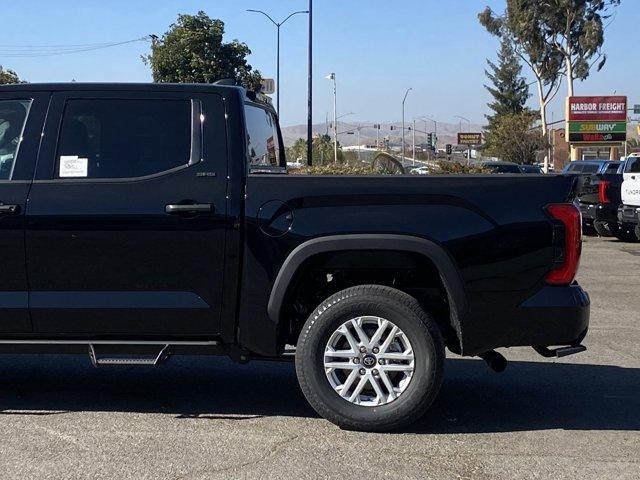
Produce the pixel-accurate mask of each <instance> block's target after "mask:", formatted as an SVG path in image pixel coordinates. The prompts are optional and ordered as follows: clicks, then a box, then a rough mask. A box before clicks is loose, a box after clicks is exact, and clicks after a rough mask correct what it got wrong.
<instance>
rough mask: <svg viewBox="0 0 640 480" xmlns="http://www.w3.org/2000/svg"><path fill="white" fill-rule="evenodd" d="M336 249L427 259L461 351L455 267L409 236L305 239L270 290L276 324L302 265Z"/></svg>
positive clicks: (459, 284)
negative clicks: (443, 294) (391, 252)
mask: <svg viewBox="0 0 640 480" xmlns="http://www.w3.org/2000/svg"><path fill="white" fill-rule="evenodd" d="M340 250H395V251H407V252H413V253H417V254H420V255H423V256H425V257H427V258H428V259H429V260H431V261H432V262H433V263H434V265H435V266H436V268H437V269H438V271H439V273H440V278H441V279H442V283H443V284H444V286H445V288H446V291H447V296H448V301H449V305H450V311H451V319H450V320H451V324H452V326H453V328H454V329H455V331H456V333H457V335H458V339H459V340H460V344H461V345H460V347H461V348H462V320H463V319H464V317H465V314H466V312H467V296H466V292H465V288H464V282H463V280H462V278H461V276H460V273H459V271H458V268H457V267H456V265H455V263H454V261H453V259H452V258H451V257H450V255H449V254H448V253H447V252H446V250H445V249H444V248H443V247H442V246H440V245H438V244H437V243H435V242H433V241H431V240H427V239H424V238H421V237H415V236H411V235H391V234H389V235H388V234H362V235H360V234H356V235H332V236H326V237H318V238H314V239H312V240H309V241H307V242H305V243H303V244H301V245H299V246H298V247H296V248H295V249H294V250H293V251H292V252H291V253H290V254H289V256H288V257H287V258H286V259H285V261H284V263H283V264H282V267H281V268H280V271H279V272H278V276H277V277H276V280H275V282H274V284H273V287H272V289H271V295H270V297H269V303H268V305H267V313H268V315H269V318H270V319H271V320H272V321H273V322H275V323H276V324H277V323H279V322H280V315H281V312H282V306H283V303H284V300H285V297H286V294H287V290H288V288H289V285H290V283H291V281H292V280H293V278H294V276H295V274H296V272H297V271H298V269H299V268H300V267H301V266H302V264H303V263H304V262H305V261H306V260H308V259H309V258H311V257H313V256H314V255H317V254H320V253H326V252H334V251H340Z"/></svg>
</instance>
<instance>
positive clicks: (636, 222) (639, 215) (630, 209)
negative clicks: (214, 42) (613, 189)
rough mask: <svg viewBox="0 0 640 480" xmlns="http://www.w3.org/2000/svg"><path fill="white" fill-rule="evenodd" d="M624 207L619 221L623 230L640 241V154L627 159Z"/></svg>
mask: <svg viewBox="0 0 640 480" xmlns="http://www.w3.org/2000/svg"><path fill="white" fill-rule="evenodd" d="M621 194H622V205H621V206H620V209H619V210H618V221H619V224H620V227H621V229H622V230H624V231H626V232H627V233H628V234H630V235H631V234H634V233H635V238H636V239H637V240H640V153H633V154H631V155H629V156H628V157H627V161H626V165H625V168H624V172H623V182H622V189H621Z"/></svg>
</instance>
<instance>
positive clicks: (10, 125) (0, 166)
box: [0, 100, 31, 180]
mask: <svg viewBox="0 0 640 480" xmlns="http://www.w3.org/2000/svg"><path fill="white" fill-rule="evenodd" d="M30 107H31V100H0V180H9V179H10V178H11V174H12V173H13V167H14V165H15V162H16V157H17V156H18V150H19V149H20V142H21V141H22V134H23V133H24V126H25V124H26V123H27V115H28V113H29V108H30Z"/></svg>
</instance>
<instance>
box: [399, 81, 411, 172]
mask: <svg viewBox="0 0 640 480" xmlns="http://www.w3.org/2000/svg"><path fill="white" fill-rule="evenodd" d="M411 90H413V88H411V87H409V88H407V91H406V92H405V94H404V98H403V99H402V160H403V161H404V155H405V148H404V104H405V102H406V101H407V95H409V92H410V91H411Z"/></svg>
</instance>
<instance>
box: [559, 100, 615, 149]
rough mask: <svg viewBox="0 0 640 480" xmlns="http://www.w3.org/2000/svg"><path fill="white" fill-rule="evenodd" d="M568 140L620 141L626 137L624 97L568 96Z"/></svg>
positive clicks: (587, 141)
mask: <svg viewBox="0 0 640 480" xmlns="http://www.w3.org/2000/svg"><path fill="white" fill-rule="evenodd" d="M567 137H568V138H569V143H620V142H624V141H625V140H626V139H627V97H623V96H605V97H569V98H568V99H567Z"/></svg>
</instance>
